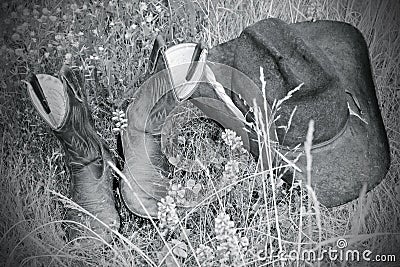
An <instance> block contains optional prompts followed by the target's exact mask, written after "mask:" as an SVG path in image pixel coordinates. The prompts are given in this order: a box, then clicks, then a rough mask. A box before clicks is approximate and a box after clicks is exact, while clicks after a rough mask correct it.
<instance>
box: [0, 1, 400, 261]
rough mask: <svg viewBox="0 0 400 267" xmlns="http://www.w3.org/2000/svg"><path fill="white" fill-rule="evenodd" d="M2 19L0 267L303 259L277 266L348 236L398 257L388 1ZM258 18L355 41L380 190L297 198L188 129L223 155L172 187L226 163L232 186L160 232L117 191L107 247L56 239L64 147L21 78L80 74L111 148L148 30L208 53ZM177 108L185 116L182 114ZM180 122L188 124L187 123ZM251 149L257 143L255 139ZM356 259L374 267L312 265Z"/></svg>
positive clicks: (141, 69)
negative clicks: (380, 139)
mask: <svg viewBox="0 0 400 267" xmlns="http://www.w3.org/2000/svg"><path fill="white" fill-rule="evenodd" d="M1 10H2V13H1V19H2V21H3V22H2V25H1V29H0V32H1V35H0V37H1V38H0V51H1V53H0V54H1V56H2V65H1V66H0V77H1V79H0V86H1V91H0V99H1V101H0V116H1V122H0V123H1V127H0V128H1V138H0V142H1V163H0V173H1V180H0V192H1V194H0V203H1V206H0V217H1V219H0V246H1V254H0V263H5V264H6V263H7V264H8V265H10V266H14V265H18V264H20V265H23V266H53V265H54V266H75V265H77V266H86V265H89V266H91V265H98V266H147V265H149V266H158V265H162V264H164V265H167V266H176V265H177V264H182V265H186V266H198V265H199V264H202V265H204V266H207V264H209V265H208V266H220V262H225V263H226V264H236V265H238V266H241V265H243V266H245V265H250V266H262V265H277V266H291V265H296V266H303V265H307V264H308V263H307V262H304V261H298V260H294V261H291V262H282V261H279V260H278V259H277V258H276V257H272V256H273V255H276V254H275V253H277V252H278V250H285V251H291V250H295V251H298V252H300V251H302V250H304V249H312V250H315V251H317V250H322V249H326V248H327V247H329V246H331V247H334V246H335V245H336V242H337V239H338V238H339V237H341V238H345V239H346V241H347V243H348V246H347V248H349V249H358V250H360V251H364V250H366V249H369V250H371V251H372V252H373V255H375V254H397V261H399V260H400V255H399V251H398V247H399V243H400V237H399V233H400V229H399V228H400V216H399V214H400V213H399V209H400V197H399V195H400V181H399V177H400V172H399V163H400V162H399V159H400V144H399V142H398V140H400V139H399V135H400V121H399V111H398V110H399V105H400V104H399V101H400V95H399V94H400V93H399V92H400V88H399V86H400V80H399V75H398V73H399V69H398V68H399V66H400V56H399V55H400V53H399V52H400V51H399V50H400V39H399V38H400V37H399V36H400V35H399V29H400V27H399V26H400V3H399V2H398V1H394V0H393V1H374V0H369V1H354V0H349V1H340V0H336V1H327V0H315V1H311V0H310V1H307V0H287V1H273V0H269V1H255V0H249V1H239V0H232V1H226V0H224V1H222V0H221V1H211V0H209V1H207V0H197V1H193V2H190V1H183V0H182V1H178V0H176V1H172V0H170V1H167V2H165V1H150V2H148V3H147V9H145V8H144V5H143V4H142V5H140V4H138V3H136V2H132V1H109V2H107V3H102V2H101V1H97V2H96V1H85V2H82V3H79V4H76V3H75V2H74V1H57V2H52V1H45V0H43V1H36V2H34V3H31V2H29V3H28V2H25V1H20V0H16V1H11V2H7V3H2V7H1ZM268 17H278V18H281V19H283V20H284V21H286V22H298V21H303V20H306V19H310V18H316V19H333V20H339V21H346V22H349V23H351V24H353V25H355V26H356V27H358V28H359V29H360V31H361V32H362V33H363V35H364V37H365V39H366V41H367V44H368V47H369V51H370V57H371V62H372V68H373V72H374V77H375V81H376V87H377V96H378V100H379V103H380V108H381V111H382V116H383V119H384V123H385V126H386V129H387V133H388V136H389V141H390V146H391V156H392V165H391V168H390V171H389V173H388V175H387V177H386V178H385V179H384V180H383V181H382V183H381V184H380V185H379V186H377V187H376V188H375V189H374V190H372V191H371V192H368V193H362V194H361V197H360V198H359V199H357V200H355V201H353V202H351V203H348V204H346V205H343V206H340V207H337V208H333V209H326V208H324V207H322V206H315V203H314V202H313V201H312V200H313V193H312V191H307V189H306V186H305V185H303V189H299V188H297V187H291V188H288V187H286V186H285V185H284V184H282V183H281V182H280V179H279V175H280V174H281V172H282V171H283V170H284V168H285V167H286V166H275V167H273V166H263V168H260V166H257V165H256V163H255V162H254V161H252V159H251V158H250V157H249V156H248V155H247V156H246V155H245V156H243V154H241V153H236V152H234V151H232V149H231V148H229V146H227V145H226V144H224V142H223V141H222V140H219V141H218V140H217V142H216V143H213V142H211V141H210V138H209V135H207V134H206V133H207V131H210V129H214V127H209V125H208V126H207V125H206V124H207V123H206V124H201V123H200V124H199V123H194V124H191V125H192V126H193V127H195V128H194V130H193V132H200V133H204V134H203V135H200V136H199V137H198V138H199V139H196V140H197V141H196V140H195V141H196V142H200V143H201V144H207V147H209V148H210V149H211V148H213V147H214V148H215V149H221V147H222V148H223V149H221V151H225V152H223V153H222V152H221V153H220V154H219V155H218V154H215V157H216V158H217V159H219V160H216V161H212V162H210V163H207V164H208V165H207V164H206V165H204V166H203V167H204V168H202V170H200V171H198V172H195V173H192V174H187V173H183V172H182V171H181V170H177V169H174V168H172V169H171V173H172V174H173V176H174V179H175V180H174V181H175V182H176V183H181V184H182V186H186V185H185V181H187V180H190V179H194V180H196V181H203V182H204V183H207V181H210V183H211V184H214V183H218V182H219V181H220V180H221V179H222V178H223V177H224V175H225V177H227V176H226V175H228V174H227V168H226V164H227V162H228V161H229V160H235V161H236V162H238V167H239V170H238V172H237V173H236V176H235V177H236V178H235V180H234V181H233V182H231V183H230V184H219V186H220V187H218V188H216V189H215V190H214V191H212V190H213V189H212V187H210V188H209V190H210V191H209V192H211V194H212V195H213V196H214V197H210V198H206V199H205V201H204V202H203V203H202V205H198V206H197V207H195V208H193V209H189V210H188V209H178V211H177V213H178V215H179V223H178V225H177V227H176V228H175V229H169V231H167V232H165V233H162V231H161V229H159V225H158V222H157V221H148V220H145V219H140V218H137V217H135V216H133V215H130V214H129V213H128V212H127V210H126V209H125V208H124V207H123V205H121V202H120V200H119V195H118V193H117V194H116V199H117V206H118V210H119V211H120V214H121V218H122V225H121V229H120V233H115V234H114V236H115V238H114V241H113V242H112V243H107V244H104V243H101V242H99V245H98V246H90V247H85V246H82V245H79V244H78V243H76V242H69V241H67V239H66V237H65V233H64V229H63V222H65V221H64V213H65V208H66V201H65V200H63V197H62V196H68V182H69V181H68V179H69V178H68V176H67V174H66V171H65V166H64V163H63V162H64V161H63V154H62V149H61V147H60V145H59V144H58V143H57V141H56V140H55V138H54V137H53V136H52V134H51V132H50V129H49V128H48V127H46V125H45V124H44V122H43V121H42V120H41V119H40V118H39V117H38V116H37V114H36V113H35V111H34V109H33V107H32V105H31V104H30V102H29V99H28V96H27V94H26V92H25V88H24V87H23V85H22V84H21V83H20V80H21V79H26V75H27V74H28V73H30V72H33V73H48V74H54V73H56V72H57V71H58V69H59V68H60V66H61V64H62V63H63V62H64V61H66V62H67V63H69V64H70V65H74V66H77V67H78V66H81V67H82V70H81V71H82V72H83V73H84V75H85V82H86V89H87V95H88V100H89V104H90V107H91V110H92V111H93V115H94V117H95V123H96V127H97V128H98V129H99V134H100V135H101V136H102V137H103V138H104V139H105V140H106V141H107V142H108V143H109V145H110V146H111V147H112V150H113V151H114V152H115V148H116V144H115V136H114V135H113V133H112V130H111V129H112V128H113V125H112V120H111V117H112V111H114V110H115V109H116V108H120V107H121V106H122V107H124V105H126V103H123V102H124V101H123V100H124V99H126V98H129V96H131V95H132V93H133V92H134V91H135V89H136V88H137V87H138V86H139V85H140V83H141V82H142V81H143V79H144V73H145V72H146V70H147V68H148V61H147V59H148V56H149V53H150V50H151V44H152V41H153V39H154V36H155V35H156V34H157V33H158V32H163V33H164V34H165V36H166V39H167V42H168V43H169V44H174V43H179V42H182V41H203V42H204V43H206V44H207V45H208V46H209V47H212V46H215V45H217V44H219V43H222V42H224V41H227V40H230V39H232V38H235V37H237V36H238V35H239V34H240V32H241V30H242V29H243V28H244V27H246V26H247V25H250V24H251V23H253V22H256V21H258V20H260V19H263V18H268ZM24 23H25V24H24ZM187 112H189V113H190V114H193V112H194V111H193V108H190V107H189V111H187ZM195 114H198V113H195ZM188 117H189V120H190V118H192V117H193V116H192V115H191V116H188ZM196 127H197V128H196ZM259 128H260V129H263V127H259ZM182 132H183V130H182ZM266 134H267V133H266V132H265V133H264V135H262V133H261V135H260V136H261V137H263V136H264V137H265V136H266ZM260 140H265V141H266V142H268V139H266V138H264V139H260ZM207 142H208V143H207ZM260 144H262V143H260ZM193 147H195V146H193ZM204 152H205V151H198V152H196V153H200V154H201V153H203V155H204ZM269 152H271V153H272V152H273V151H269ZM200 154H199V155H200ZM244 154H245V153H244ZM267 154H268V153H267ZM199 158H202V159H204V158H206V157H204V156H203V157H199ZM203 162H204V161H203ZM328 164H329V163H328ZM232 168H233V169H235V168H234V167H232ZM230 170H232V169H230ZM67 202H68V201H67ZM82 238H89V236H86V237H85V235H83V237H82ZM226 255H230V257H228V258H226V257H224V256H226ZM206 258H208V259H209V260H208V261H207V260H206ZM314 264H317V262H314ZM357 264H360V265H361V266H368V265H373V263H372V262H361V263H357V262H343V261H333V262H331V261H327V260H325V261H324V262H321V265H322V266H327V265H344V266H347V265H357ZM375 264H376V265H377V266H382V265H383V264H382V263H375ZM387 264H388V265H389V263H387ZM397 264H398V263H397ZM393 266H395V264H393Z"/></svg>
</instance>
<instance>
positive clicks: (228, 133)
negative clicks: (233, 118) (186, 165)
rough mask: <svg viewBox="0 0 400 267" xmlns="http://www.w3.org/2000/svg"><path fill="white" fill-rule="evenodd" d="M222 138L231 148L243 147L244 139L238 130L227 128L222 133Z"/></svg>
mask: <svg viewBox="0 0 400 267" xmlns="http://www.w3.org/2000/svg"><path fill="white" fill-rule="evenodd" d="M222 140H224V142H225V144H227V145H228V146H229V147H230V148H231V150H238V149H241V148H242V147H243V141H242V138H241V137H240V136H237V135H236V132H235V131H233V130H230V129H225V131H224V132H223V133H222Z"/></svg>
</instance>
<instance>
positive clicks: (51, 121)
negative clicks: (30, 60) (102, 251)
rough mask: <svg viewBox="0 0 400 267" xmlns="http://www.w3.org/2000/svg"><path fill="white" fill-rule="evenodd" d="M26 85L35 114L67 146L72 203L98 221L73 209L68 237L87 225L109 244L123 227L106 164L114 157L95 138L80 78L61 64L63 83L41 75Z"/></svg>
mask: <svg viewBox="0 0 400 267" xmlns="http://www.w3.org/2000/svg"><path fill="white" fill-rule="evenodd" d="M27 85H28V92H29V95H30V97H31V100H32V102H33V104H34V106H35V108H36V110H37V111H38V112H39V114H40V115H41V116H42V117H43V119H44V120H45V121H46V122H47V124H48V125H50V127H51V129H52V130H53V133H54V134H55V136H56V137H57V138H58V140H59V141H60V142H61V144H62V146H63V148H64V151H65V161H66V164H67V166H68V169H69V172H70V177H71V186H70V195H71V199H72V201H73V202H75V203H76V204H78V205H79V206H80V207H82V208H83V209H85V210H86V211H87V212H88V213H90V214H92V215H93V216H95V217H96V218H94V217H92V216H89V215H88V214H86V213H85V212H82V211H79V210H78V209H75V208H71V209H69V210H68V212H67V219H68V220H70V221H74V222H76V224H74V223H68V227H67V232H68V235H69V238H70V239H73V238H75V237H76V236H77V234H78V233H79V229H82V227H81V225H84V226H86V227H88V228H90V229H91V230H93V231H94V233H96V234H97V235H98V236H99V237H101V238H102V239H104V240H105V241H106V242H110V241H111V234H110V230H117V229H118V228H119V215H118V213H117V211H116V208H115V204H114V196H113V190H112V174H111V170H110V167H109V166H108V164H107V162H108V161H112V157H111V153H110V151H109V148H108V147H107V145H106V144H105V142H104V141H103V140H102V139H101V138H100V137H99V136H98V135H97V134H96V131H95V128H94V125H93V119H92V117H91V114H90V112H89V108H88V105H87V103H86V100H85V95H84V90H83V88H82V86H81V83H80V81H79V80H78V77H77V76H76V75H75V73H73V72H72V71H71V70H70V69H69V68H68V67H66V66H63V67H62V68H61V71H60V79H57V78H55V77H52V76H50V75H46V74H38V75H33V77H32V79H31V81H30V83H27Z"/></svg>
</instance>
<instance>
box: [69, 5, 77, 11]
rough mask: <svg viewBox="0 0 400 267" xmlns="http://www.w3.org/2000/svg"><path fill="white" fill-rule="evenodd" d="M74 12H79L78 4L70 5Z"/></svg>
mask: <svg viewBox="0 0 400 267" xmlns="http://www.w3.org/2000/svg"><path fill="white" fill-rule="evenodd" d="M70 7H71V9H72V11H77V10H78V5H77V4H71V5H70Z"/></svg>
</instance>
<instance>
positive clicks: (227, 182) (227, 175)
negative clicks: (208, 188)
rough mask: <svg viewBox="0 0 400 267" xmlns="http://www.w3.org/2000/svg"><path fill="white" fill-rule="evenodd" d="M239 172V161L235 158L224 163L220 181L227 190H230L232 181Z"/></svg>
mask: <svg viewBox="0 0 400 267" xmlns="http://www.w3.org/2000/svg"><path fill="white" fill-rule="evenodd" d="M238 173H239V162H238V161H236V160H232V159H231V160H229V161H228V162H227V163H226V164H225V169H224V172H223V173H222V179H221V183H222V186H226V187H227V190H228V191H231V190H232V183H233V182H235V181H236V180H237V175H238Z"/></svg>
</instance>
